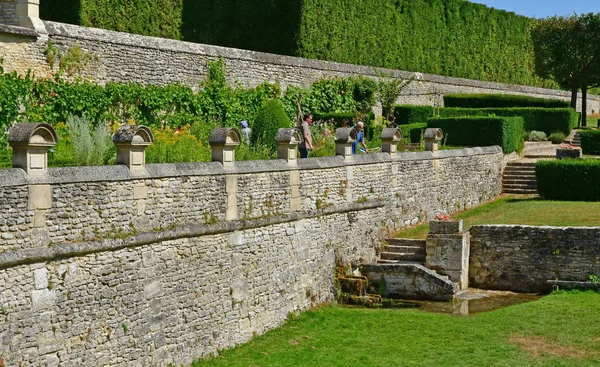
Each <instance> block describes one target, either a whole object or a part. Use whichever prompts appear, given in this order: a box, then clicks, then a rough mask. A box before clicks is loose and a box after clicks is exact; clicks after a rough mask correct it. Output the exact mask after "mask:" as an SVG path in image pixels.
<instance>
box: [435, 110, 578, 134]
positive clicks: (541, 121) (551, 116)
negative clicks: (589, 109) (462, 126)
mask: <svg viewBox="0 0 600 367" xmlns="http://www.w3.org/2000/svg"><path fill="white" fill-rule="evenodd" d="M490 115H493V116H521V117H522V118H523V121H524V125H523V127H524V129H525V131H532V130H538V131H543V132H544V133H546V135H550V134H552V133H553V132H556V131H560V132H562V133H563V134H565V135H569V133H570V132H571V130H572V129H573V128H574V127H576V126H577V116H578V114H577V112H575V111H574V110H573V109H572V108H536V107H523V108H440V116H441V117H451V116H490Z"/></svg>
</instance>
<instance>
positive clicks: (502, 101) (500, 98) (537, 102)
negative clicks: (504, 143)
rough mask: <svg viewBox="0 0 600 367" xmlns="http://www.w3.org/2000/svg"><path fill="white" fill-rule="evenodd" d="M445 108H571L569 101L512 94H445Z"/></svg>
mask: <svg viewBox="0 0 600 367" xmlns="http://www.w3.org/2000/svg"><path fill="white" fill-rule="evenodd" d="M444 106H446V107H462V108H488V107H501V108H509V107H541V108H565V107H569V106H570V105H569V102H568V101H560V100H556V99H546V98H534V97H528V96H520V95H510V94H445V95H444Z"/></svg>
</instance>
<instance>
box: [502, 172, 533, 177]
mask: <svg viewBox="0 0 600 367" xmlns="http://www.w3.org/2000/svg"><path fill="white" fill-rule="evenodd" d="M503 176H504V177H506V176H531V177H535V171H504V174H503Z"/></svg>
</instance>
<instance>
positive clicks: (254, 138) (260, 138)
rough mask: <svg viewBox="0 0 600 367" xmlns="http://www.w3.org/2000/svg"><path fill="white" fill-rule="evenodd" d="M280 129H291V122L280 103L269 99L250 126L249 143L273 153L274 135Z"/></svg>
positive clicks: (274, 146)
mask: <svg viewBox="0 0 600 367" xmlns="http://www.w3.org/2000/svg"><path fill="white" fill-rule="evenodd" d="M282 127H285V128H289V127H292V122H291V121H290V119H289V117H288V115H287V114H286V113H285V110H284V109H283V105H282V103H281V101H279V100H277V99H271V100H269V101H267V102H266V103H265V104H264V105H263V106H262V108H261V109H260V110H259V111H258V113H257V115H256V119H255V120H254V123H253V124H252V126H250V128H251V129H252V134H251V135H250V142H251V143H252V144H253V145H257V144H264V145H265V146H267V147H269V149H270V150H271V151H275V150H276V149H277V144H276V143H275V135H277V130H279V129H280V128H282Z"/></svg>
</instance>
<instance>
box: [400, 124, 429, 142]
mask: <svg viewBox="0 0 600 367" xmlns="http://www.w3.org/2000/svg"><path fill="white" fill-rule="evenodd" d="M398 128H399V129H400V131H402V138H403V139H406V140H408V141H409V142H410V143H419V142H420V141H421V135H423V131H425V129H426V128H427V123H415V124H408V125H398Z"/></svg>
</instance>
